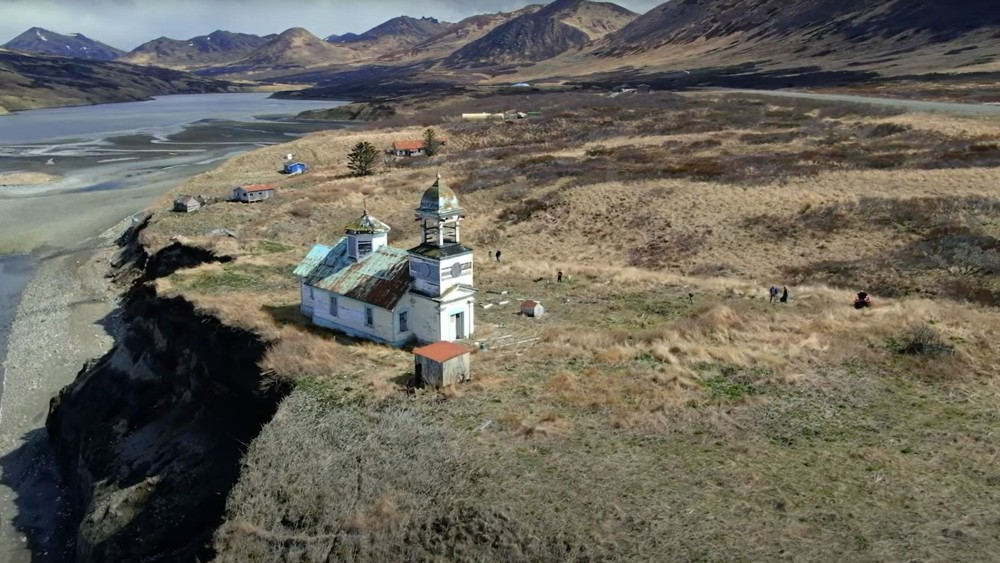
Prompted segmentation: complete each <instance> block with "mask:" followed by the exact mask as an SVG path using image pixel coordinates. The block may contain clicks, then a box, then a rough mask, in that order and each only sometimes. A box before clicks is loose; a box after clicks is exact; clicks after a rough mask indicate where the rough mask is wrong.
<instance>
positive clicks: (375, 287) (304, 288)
mask: <svg viewBox="0 0 1000 563" xmlns="http://www.w3.org/2000/svg"><path fill="white" fill-rule="evenodd" d="M464 216H465V214H464V212H463V210H462V208H461V207H460V206H459V204H458V197H457V196H456V195H455V192H453V191H452V190H451V189H450V188H448V187H447V186H446V185H445V184H444V182H443V181H442V180H441V176H440V174H439V175H438V178H437V181H435V182H434V184H433V185H432V186H431V187H430V188H428V189H427V190H426V191H425V192H424V194H423V197H422V198H421V199H420V206H419V207H418V208H417V210H416V220H417V221H419V222H420V223H421V228H422V231H423V236H422V239H421V243H420V244H419V245H417V246H415V247H413V248H411V249H409V250H403V249H399V248H393V247H391V246H389V244H388V238H389V226H388V225H386V224H385V223H383V222H381V221H379V220H378V219H376V218H374V217H372V216H371V215H369V214H368V210H367V209H365V211H364V214H363V215H362V216H361V217H359V218H358V219H357V220H355V221H353V222H351V224H349V225H347V227H346V228H345V236H344V237H342V238H341V239H340V240H339V241H337V242H336V243H335V244H334V245H333V246H325V245H316V246H314V247H313V249H312V250H311V251H310V252H309V254H308V255H307V256H306V257H305V259H304V260H303V261H302V262H301V263H300V264H299V266H298V267H297V268H296V269H295V274H296V275H297V276H298V277H299V279H300V289H301V303H302V304H301V309H302V313H303V314H305V315H306V316H308V317H309V318H310V319H312V322H313V323H314V324H316V325H319V326H322V327H326V328H330V329H334V330H339V331H341V332H343V333H345V334H348V335H351V336H355V337H358V338H364V339H367V340H373V341H376V342H383V343H387V344H391V345H394V346H402V345H404V344H406V343H407V342H410V341H412V340H416V341H418V342H437V341H439V340H447V341H452V340H462V339H465V338H471V337H472V335H473V334H474V333H475V319H474V305H475V294H476V289H475V288H474V287H473V285H472V279H473V276H472V272H473V269H472V263H473V259H472V249H470V248H468V247H466V246H463V245H462V243H461V239H460V236H459V235H460V223H461V221H462V219H463V218H464Z"/></svg>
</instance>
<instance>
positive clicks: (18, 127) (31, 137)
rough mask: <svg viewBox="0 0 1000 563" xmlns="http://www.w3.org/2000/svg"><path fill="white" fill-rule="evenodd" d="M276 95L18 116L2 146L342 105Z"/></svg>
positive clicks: (3, 121)
mask: <svg viewBox="0 0 1000 563" xmlns="http://www.w3.org/2000/svg"><path fill="white" fill-rule="evenodd" d="M269 95H270V94H266V93H264V94H189V95H178V96H160V97H157V98H155V99H153V100H150V101H147V102H125V103H120V104H103V105H98V106H82V107H69V108H52V109H39V110H31V111H24V112H15V113H12V114H11V115H7V116H4V117H2V118H0V144H10V143H37V142H40V141H46V140H57V139H68V138H83V139H90V138H103V137H107V136H109V135H120V134H124V133H128V132H141V133H148V134H152V135H169V134H171V133H177V132H179V131H180V128H181V127H182V126H184V125H187V124H190V123H194V122H197V121H201V120H209V119H210V120H231V121H254V118H255V117H257V116H271V115H288V114H292V115H294V114H297V113H300V112H303V111H306V110H309V109H321V108H328V107H333V106H336V105H338V104H337V103H336V102H332V103H331V102H317V101H302V100H276V99H269V98H268V96H269Z"/></svg>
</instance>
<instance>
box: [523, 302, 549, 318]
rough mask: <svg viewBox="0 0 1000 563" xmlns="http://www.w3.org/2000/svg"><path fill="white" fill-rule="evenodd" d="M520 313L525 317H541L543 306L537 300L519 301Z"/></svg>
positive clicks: (543, 312) (543, 311)
mask: <svg viewBox="0 0 1000 563" xmlns="http://www.w3.org/2000/svg"><path fill="white" fill-rule="evenodd" d="M521 314H522V315H524V316H526V317H536V318H537V317H541V316H542V315H544V314H545V307H542V304H541V303H539V302H537V301H531V300H528V301H524V302H522V303H521Z"/></svg>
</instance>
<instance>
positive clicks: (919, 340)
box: [895, 323, 955, 356]
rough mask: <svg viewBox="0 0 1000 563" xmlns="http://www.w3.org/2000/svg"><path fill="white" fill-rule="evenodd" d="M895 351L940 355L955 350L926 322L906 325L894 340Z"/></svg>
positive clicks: (912, 354)
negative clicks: (896, 339) (895, 340)
mask: <svg viewBox="0 0 1000 563" xmlns="http://www.w3.org/2000/svg"><path fill="white" fill-rule="evenodd" d="M895 348H896V351H897V352H899V353H900V354H906V355H910V356H941V355H945V354H952V353H954V352H955V348H954V346H951V345H949V344H946V343H945V342H944V339H943V338H942V337H941V333H939V332H938V331H937V330H936V329H935V328H934V327H932V326H931V325H929V324H927V323H922V324H917V325H913V326H910V327H907V328H906V329H905V330H904V331H903V333H902V334H901V335H900V337H899V339H898V341H897V342H895Z"/></svg>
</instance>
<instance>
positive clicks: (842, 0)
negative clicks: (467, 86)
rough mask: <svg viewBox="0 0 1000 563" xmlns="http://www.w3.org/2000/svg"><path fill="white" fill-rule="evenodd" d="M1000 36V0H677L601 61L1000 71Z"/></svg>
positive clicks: (636, 25)
mask: <svg viewBox="0 0 1000 563" xmlns="http://www.w3.org/2000/svg"><path fill="white" fill-rule="evenodd" d="M998 37H1000V10H997V6H996V2H995V1H994V0H966V1H964V2H962V3H961V4H960V5H952V4H951V3H948V2H941V1H939V0H741V1H740V2H733V1H730V0H674V1H672V2H668V3H666V4H663V5H661V6H659V7H657V8H654V9H653V10H651V11H649V12H648V13H646V14H645V15H643V16H641V17H639V18H638V19H636V20H635V21H633V22H632V23H631V24H629V25H628V26H626V27H625V28H623V29H622V30H620V31H618V32H615V33H613V34H610V35H609V36H607V37H606V38H605V40H604V41H603V42H602V44H601V45H599V46H598V47H597V48H596V49H595V50H594V55H596V56H597V57H598V58H618V59H626V60H629V61H631V62H630V63H628V64H633V65H635V64H640V65H646V66H651V67H661V68H662V67H667V68H702V67H708V66H713V65H734V64H739V63H744V64H754V65H757V66H759V67H765V68H766V67H771V68H789V67H817V66H818V67H822V68H824V69H828V70H829V69H851V70H871V71H876V72H881V73H887V74H902V73H923V72H933V71H954V70H960V71H961V70H984V69H991V68H992V69H995V68H1000V67H998V66H997V63H996V61H997V60H998V58H1000V41H998ZM605 64H606V63H603V64H601V66H604V65H605ZM623 64H626V63H624V62H623Z"/></svg>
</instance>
